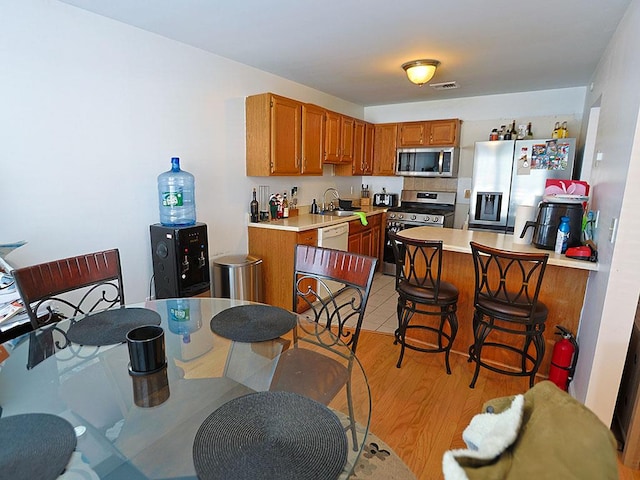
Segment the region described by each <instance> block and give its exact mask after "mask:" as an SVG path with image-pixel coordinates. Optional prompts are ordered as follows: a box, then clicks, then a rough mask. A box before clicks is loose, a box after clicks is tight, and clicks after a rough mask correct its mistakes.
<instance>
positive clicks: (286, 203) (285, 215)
mask: <svg viewBox="0 0 640 480" xmlns="http://www.w3.org/2000/svg"><path fill="white" fill-rule="evenodd" d="M282 218H289V200H287V192H284V194H283V196H282Z"/></svg>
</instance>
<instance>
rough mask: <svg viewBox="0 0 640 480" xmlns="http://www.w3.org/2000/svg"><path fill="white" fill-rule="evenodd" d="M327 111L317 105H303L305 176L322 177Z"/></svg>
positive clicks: (303, 161)
mask: <svg viewBox="0 0 640 480" xmlns="http://www.w3.org/2000/svg"><path fill="white" fill-rule="evenodd" d="M324 128H325V111H324V109H323V108H320V107H318V106H316V105H310V104H305V105H302V164H301V169H300V171H301V173H302V174H303V175H322V163H323V161H324V138H325V133H324Z"/></svg>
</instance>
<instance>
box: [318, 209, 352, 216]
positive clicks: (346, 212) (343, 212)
mask: <svg viewBox="0 0 640 480" xmlns="http://www.w3.org/2000/svg"><path fill="white" fill-rule="evenodd" d="M322 215H332V216H334V217H348V216H350V215H355V212H354V210H337V209H336V210H325V211H323V212H322Z"/></svg>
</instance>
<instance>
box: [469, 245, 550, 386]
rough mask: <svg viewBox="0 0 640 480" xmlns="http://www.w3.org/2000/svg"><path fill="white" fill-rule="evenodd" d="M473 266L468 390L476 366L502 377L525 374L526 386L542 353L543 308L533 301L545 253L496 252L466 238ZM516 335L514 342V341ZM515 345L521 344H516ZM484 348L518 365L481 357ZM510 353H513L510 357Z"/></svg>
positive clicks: (475, 375) (473, 384) (476, 376)
mask: <svg viewBox="0 0 640 480" xmlns="http://www.w3.org/2000/svg"><path fill="white" fill-rule="evenodd" d="M471 252H472V254H473V266H474V268H475V292H474V298H473V305H474V313H473V338H474V343H473V345H471V346H470V347H469V362H475V363H476V369H475V372H474V374H473V380H471V384H470V385H469V387H471V388H474V387H475V384H476V380H477V379H478V373H479V372H480V367H484V368H486V369H488V370H492V371H494V372H498V373H503V374H505V375H513V376H519V377H527V376H528V377H529V387H533V380H534V378H535V375H536V372H537V371H538V368H539V367H540V364H541V363H542V358H543V357H544V350H545V342H544V337H543V333H544V328H545V322H546V320H547V314H548V310H547V307H546V305H545V304H544V303H542V302H540V301H538V294H539V293H540V285H541V284H542V278H543V276H544V271H545V268H546V266H547V260H548V258H549V255H548V254H546V253H545V254H537V253H518V252H508V251H504V250H498V249H495V248H491V247H487V246H484V245H480V244H478V243H475V242H471ZM518 339H520V340H518ZM519 343H521V346H516V345H518V344H519ZM486 348H491V349H496V350H501V351H503V352H504V351H506V352H507V355H509V356H512V357H513V356H515V358H517V359H518V361H519V362H520V369H519V370H518V369H509V368H507V367H501V366H499V365H498V364H496V363H488V362H487V361H485V360H483V358H482V353H483V350H484V349H486ZM513 354H515V355H513Z"/></svg>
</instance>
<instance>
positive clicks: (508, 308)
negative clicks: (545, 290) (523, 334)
mask: <svg viewBox="0 0 640 480" xmlns="http://www.w3.org/2000/svg"><path fill="white" fill-rule="evenodd" d="M476 307H479V308H480V310H481V311H482V312H483V313H485V314H487V315H490V316H494V317H497V318H500V319H501V320H507V321H509V320H512V321H515V322H518V321H521V322H524V321H526V320H527V319H528V318H529V311H530V310H529V306H528V305H524V304H518V303H507V302H501V301H499V300H497V299H491V298H487V297H478V303H477V305H476ZM548 314H549V310H548V309H547V306H546V305H545V304H544V303H542V302H538V303H536V306H535V309H534V311H533V315H532V318H531V321H532V322H534V323H542V322H544V321H545V320H546V319H547V315H548Z"/></svg>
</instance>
